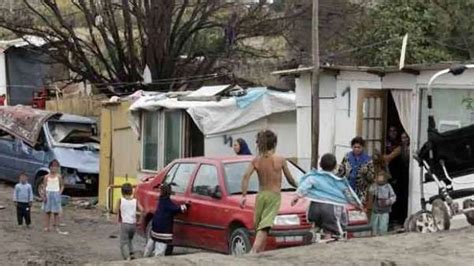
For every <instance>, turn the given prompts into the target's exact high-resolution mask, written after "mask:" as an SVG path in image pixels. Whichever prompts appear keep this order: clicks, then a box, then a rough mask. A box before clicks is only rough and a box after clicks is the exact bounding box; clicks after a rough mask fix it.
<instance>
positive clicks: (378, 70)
mask: <svg viewBox="0 0 474 266" xmlns="http://www.w3.org/2000/svg"><path fill="white" fill-rule="evenodd" d="M458 64H463V63H461V62H442V63H436V64H414V65H406V66H405V67H404V68H403V69H402V70H400V69H399V68H398V67H397V66H388V67H367V66H338V65H334V66H321V68H320V69H321V70H333V71H355V72H373V73H380V74H385V73H395V72H410V73H413V72H419V71H423V70H441V69H446V68H449V67H451V66H452V65H458ZM311 71H313V67H312V66H304V67H299V68H294V69H286V70H278V71H274V72H272V75H290V74H300V73H308V72H311Z"/></svg>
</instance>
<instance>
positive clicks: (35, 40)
mask: <svg viewBox="0 0 474 266" xmlns="http://www.w3.org/2000/svg"><path fill="white" fill-rule="evenodd" d="M44 44H46V40H45V39H43V38H40V37H37V36H30V35H28V36H25V37H23V38H18V39H13V40H0V48H2V49H8V48H10V47H24V46H28V45H34V46H37V47H40V46H43V45H44Z"/></svg>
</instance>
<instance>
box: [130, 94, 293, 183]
mask: <svg viewBox="0 0 474 266" xmlns="http://www.w3.org/2000/svg"><path fill="white" fill-rule="evenodd" d="M232 91H233V92H234V93H232ZM239 93H241V94H244V93H245V91H244V90H242V89H241V88H238V87H234V86H229V85H222V86H209V87H202V88H200V89H199V90H197V91H193V92H185V93H165V94H163V93H157V94H152V95H146V96H143V97H141V98H140V99H139V100H137V101H136V102H135V103H134V104H132V105H131V107H130V111H131V114H132V128H133V129H134V131H135V132H136V134H137V136H138V138H139V140H140V141H139V142H140V153H139V154H138V157H139V158H140V167H139V169H140V170H139V173H138V177H139V178H141V177H143V176H147V175H151V174H153V173H156V172H157V171H158V170H159V169H161V168H163V167H164V166H166V165H167V164H168V163H170V162H171V161H173V160H174V159H176V158H180V157H191V156H192V157H194V156H228V155H233V154H234V152H233V150H232V145H233V143H234V141H235V140H236V139H237V138H243V139H245V140H246V141H247V143H248V144H249V147H250V149H251V151H252V153H253V154H255V153H256V145H255V140H256V134H257V132H258V131H259V130H262V129H272V130H274V131H275V132H276V133H277V134H278V137H279V143H278V153H280V154H282V155H284V156H286V157H289V158H296V139H295V130H296V112H295V110H296V105H295V102H296V98H295V94H294V93H293V92H291V91H290V92H280V91H274V90H270V89H267V88H249V89H247V90H246V94H245V95H243V96H232V95H238V94H239Z"/></svg>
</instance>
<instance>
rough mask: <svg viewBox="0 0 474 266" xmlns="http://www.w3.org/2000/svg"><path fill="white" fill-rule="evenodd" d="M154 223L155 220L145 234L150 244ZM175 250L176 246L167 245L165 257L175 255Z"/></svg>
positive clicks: (149, 223)
mask: <svg viewBox="0 0 474 266" xmlns="http://www.w3.org/2000/svg"><path fill="white" fill-rule="evenodd" d="M152 222H153V219H151V220H150V221H149V222H148V224H147V226H146V234H145V238H146V241H147V242H148V239H149V238H150V235H151V224H152ZM173 250H174V246H173V245H167V246H166V251H165V256H171V255H173Z"/></svg>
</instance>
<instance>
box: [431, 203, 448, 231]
mask: <svg viewBox="0 0 474 266" xmlns="http://www.w3.org/2000/svg"><path fill="white" fill-rule="evenodd" d="M431 213H432V214H433V218H434V220H435V223H436V226H437V227H438V230H449V227H450V226H451V221H450V216H449V210H448V207H447V206H446V204H445V203H444V201H443V200H441V199H436V200H434V201H433V203H432V204H431Z"/></svg>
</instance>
